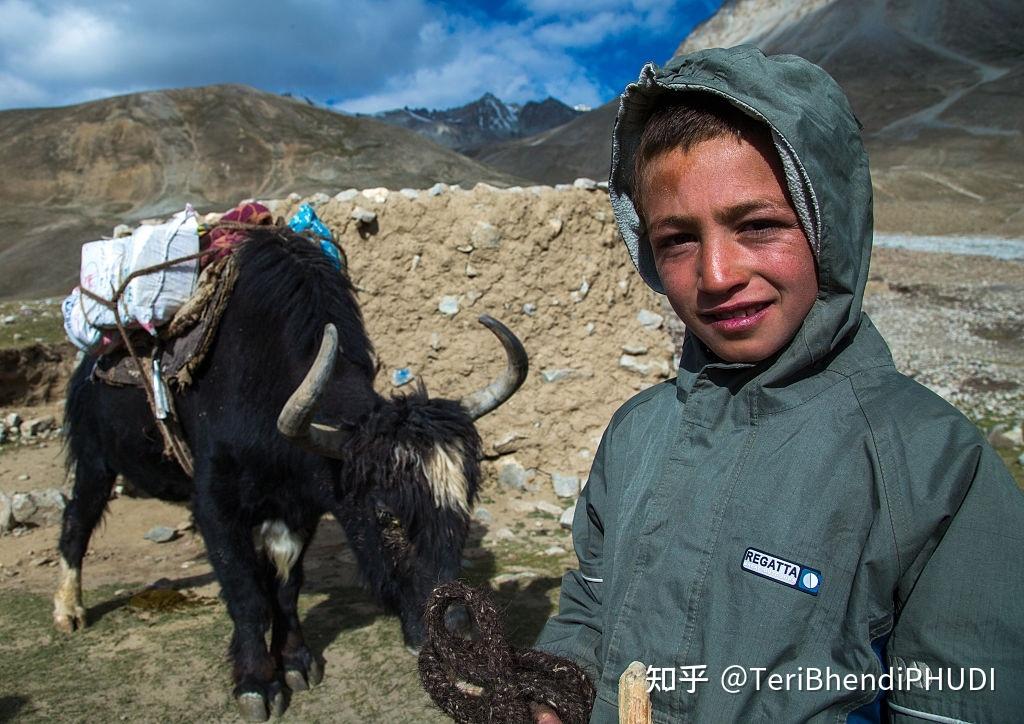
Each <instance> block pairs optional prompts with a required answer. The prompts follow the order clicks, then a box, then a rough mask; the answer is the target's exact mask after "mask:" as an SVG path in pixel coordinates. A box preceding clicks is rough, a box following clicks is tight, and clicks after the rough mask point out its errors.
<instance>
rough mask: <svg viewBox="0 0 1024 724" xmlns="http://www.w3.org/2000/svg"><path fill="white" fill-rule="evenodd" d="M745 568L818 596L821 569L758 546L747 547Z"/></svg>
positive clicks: (744, 558)
mask: <svg viewBox="0 0 1024 724" xmlns="http://www.w3.org/2000/svg"><path fill="white" fill-rule="evenodd" d="M743 570H745V571H750V572H751V573H756V574H757V575H759V576H762V577H763V578H769V579H771V580H773V581H775V582H776V583H781V584H782V585H784V586H789V587H790V588H795V589H797V590H798V591H803V592H804V593H809V594H811V595H812V596H817V595H818V589H819V588H821V571H817V570H815V569H813V568H808V567H807V566H801V565H800V564H798V563H792V562H790V561H787V560H785V559H783V558H779V557H778V556H773V555H771V554H770V553H765V552H764V551H759V550H757V549H756V548H747V552H746V553H744V554H743Z"/></svg>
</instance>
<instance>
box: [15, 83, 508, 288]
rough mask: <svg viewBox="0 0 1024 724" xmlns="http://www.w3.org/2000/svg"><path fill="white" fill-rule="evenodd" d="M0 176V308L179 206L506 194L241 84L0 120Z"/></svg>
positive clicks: (444, 162) (502, 178) (413, 144)
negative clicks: (433, 187)
mask: <svg viewBox="0 0 1024 724" xmlns="http://www.w3.org/2000/svg"><path fill="white" fill-rule="evenodd" d="M0 168H3V169H4V173H3V174H2V175H0V200H2V203H0V223H2V224H3V226H4V230H5V232H6V233H5V234H4V235H3V236H2V237H0V298H17V297H21V298H25V297H33V296H41V295H44V294H49V293H55V292H59V291H64V290H66V289H67V288H68V287H70V286H71V285H72V281H73V279H74V278H75V277H76V276H77V268H78V262H79V259H78V253H77V250H78V247H79V245H80V244H81V243H82V242H83V241H87V240H89V239H90V238H96V237H97V236H98V235H99V234H101V233H109V230H110V229H111V228H112V225H113V224H116V223H118V222H119V221H122V220H137V219H140V218H143V217H146V216H153V215H157V214H164V213H167V212H170V211H173V210H175V209H177V208H181V207H183V206H184V204H185V202H191V203H193V204H194V205H196V206H197V207H199V208H203V207H206V208H209V207H211V206H214V207H224V206H231V205H234V204H235V203H236V202H237V201H238V200H239V199H241V198H246V197H251V196H264V197H266V196H274V195H285V194H287V193H288V192H291V191H297V192H299V193H304V194H308V193H313V192H316V191H320V190H323V189H339V188H345V187H347V186H379V185H387V186H391V187H396V188H399V187H402V186H421V187H422V186H429V185H430V184H432V183H434V182H435V181H445V182H448V183H460V182H461V183H469V184H472V183H475V182H477V181H490V182H492V183H497V184H508V183H514V182H515V179H513V178H511V177H509V176H507V175H506V174H503V173H502V172H498V171H493V170H492V169H489V168H487V167H484V166H482V165H480V164H479V163H477V162H475V161H472V160H470V159H468V158H466V157H465V156H461V155H459V154H457V153H454V152H452V151H450V150H449V149H446V148H442V147H440V146H438V145H436V144H433V143H429V142H427V141H425V140H424V139H423V138H421V137H420V136H417V135H415V134H413V133H410V132H409V131H407V130H404V129H400V128H395V127H393V126H389V125H387V124H384V123H381V122H379V121H375V120H372V119H368V118H353V117H350V116H344V115H340V114H337V113H333V112H331V111H328V110H325V109H320V108H315V107H312V106H310V105H309V104H307V103H305V102H302V101H297V100H292V99H288V98H283V97H281V96H277V95H274V94H270V93H263V92H260V91H257V90H254V89H252V88H247V87H243V86H211V87H207V88H191V89H183V90H171V91H158V92H151V93H139V94H133V95H126V96H120V97H116V98H108V99H105V100H101V101H95V102H92V103H84V104H81V105H77V106H70V107H64V108H47V109H30V110H10V111H3V112H0Z"/></svg>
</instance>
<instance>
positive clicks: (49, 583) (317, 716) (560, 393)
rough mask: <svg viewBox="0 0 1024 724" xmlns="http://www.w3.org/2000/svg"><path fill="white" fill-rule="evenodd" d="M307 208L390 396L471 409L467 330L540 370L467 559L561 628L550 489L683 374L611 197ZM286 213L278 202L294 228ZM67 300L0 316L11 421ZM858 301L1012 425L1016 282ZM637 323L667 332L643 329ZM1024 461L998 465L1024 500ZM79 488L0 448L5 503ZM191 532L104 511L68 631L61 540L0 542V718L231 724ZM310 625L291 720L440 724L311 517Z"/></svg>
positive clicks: (54, 444)
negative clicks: (417, 384) (495, 328)
mask: <svg viewBox="0 0 1024 724" xmlns="http://www.w3.org/2000/svg"><path fill="white" fill-rule="evenodd" d="M314 201H316V202H317V208H318V212H319V213H320V215H321V217H322V218H323V219H324V220H325V221H327V222H328V224H329V225H331V226H332V227H333V228H335V229H336V230H337V231H338V232H339V235H340V237H341V239H342V243H343V246H344V247H345V249H346V251H347V253H348V256H349V260H350V264H351V269H352V277H353V279H354V280H355V281H356V283H357V284H358V286H359V300H360V303H361V304H362V308H363V312H364V316H365V319H366V324H367V328H368V330H369V332H370V336H371V338H372V339H373V340H374V342H375V344H376V346H377V352H378V356H379V358H380V361H381V374H380V375H379V377H378V380H377V385H378V388H379V389H380V390H381V391H384V392H397V393H401V392H403V391H404V390H402V389H400V388H399V389H395V388H394V387H392V385H391V382H390V376H391V372H392V371H393V370H395V369H398V368H402V367H408V368H410V370H411V371H412V372H413V374H414V375H415V376H417V377H422V378H423V379H425V380H426V382H427V383H428V386H429V389H430V390H431V392H432V393H434V394H448V395H458V394H463V393H465V392H467V391H468V390H470V389H473V388H475V387H478V386H481V385H483V384H486V383H487V382H488V381H490V379H491V378H493V376H494V375H495V374H497V372H498V371H499V370H500V369H501V366H502V359H501V353H500V349H499V347H498V345H497V343H496V342H494V340H493V339H492V338H491V336H490V335H489V333H488V332H486V331H485V330H483V328H482V327H480V326H479V324H477V322H476V321H475V318H476V315H477V314H479V313H482V312H489V313H491V314H493V315H494V316H497V317H499V318H501V319H502V320H503V321H505V322H506V323H507V324H509V326H510V327H512V328H513V329H514V331H515V332H516V333H517V334H518V335H519V336H520V337H521V339H522V340H523V343H524V345H525V346H526V348H527V350H528V352H529V353H530V356H531V373H530V377H529V378H528V380H527V382H526V384H525V385H524V387H523V389H522V390H521V391H520V392H519V393H518V394H517V395H516V396H515V397H513V398H512V400H510V401H509V402H508V403H507V404H506V405H505V406H504V407H502V408H501V409H500V410H499V411H497V412H495V413H494V414H492V415H489V416H487V417H485V418H483V419H482V420H481V423H480V425H479V429H480V432H481V435H482V438H483V440H484V444H485V450H486V452H487V454H488V456H489V457H490V459H488V460H486V461H485V462H484V464H483V469H484V475H485V480H484V486H483V490H482V497H481V501H480V503H479V505H478V508H477V511H476V514H475V515H476V519H475V520H474V523H473V531H472V536H471V541H470V543H469V545H468V546H467V548H466V550H465V551H464V575H465V577H466V578H467V579H468V580H469V581H471V582H473V583H479V584H483V583H489V584H490V586H491V587H492V588H493V589H494V590H495V592H496V593H495V595H496V597H497V599H498V601H499V603H500V608H501V609H502V610H503V612H504V614H505V617H506V626H507V627H508V629H509V632H510V636H511V638H512V640H513V642H515V643H517V644H520V645H528V644H529V643H531V642H532V641H533V639H534V638H535V636H536V634H537V633H538V632H539V630H540V627H541V626H542V625H543V622H544V620H545V619H546V618H547V617H548V616H549V615H550V614H551V613H553V611H554V609H555V605H556V601H557V591H558V585H559V580H560V577H561V575H562V573H563V572H564V570H565V569H567V568H569V567H572V566H574V565H575V556H574V554H573V553H572V550H571V541H570V537H569V533H568V531H566V530H564V529H563V528H562V527H561V526H560V525H559V522H558V519H557V516H556V515H554V514H553V513H551V512H546V511H545V510H541V509H538V507H537V504H538V503H547V504H549V505H551V506H557V507H558V508H565V507H567V506H569V505H571V504H572V500H571V499H565V498H562V499H560V498H558V497H557V496H556V495H555V494H554V490H553V488H552V484H551V477H552V474H554V473H561V474H563V475H576V476H579V477H581V478H585V476H586V473H587V471H588V469H589V467H590V461H591V459H592V456H593V452H594V450H596V445H597V441H598V439H599V437H600V434H601V432H602V430H603V428H604V425H605V424H606V422H607V420H608V418H609V417H610V415H611V413H612V412H613V411H614V410H615V408H616V407H618V405H620V404H621V403H622V402H624V401H625V400H626V399H628V398H629V397H630V396H631V395H632V394H633V393H634V392H635V391H636V390H638V389H642V388H645V387H647V386H649V385H651V384H655V383H657V382H658V381H660V380H661V379H663V378H665V377H667V376H670V375H671V374H672V373H673V372H674V368H673V364H674V359H673V357H674V350H675V344H674V342H673V338H674V330H673V328H672V327H671V324H670V321H671V319H670V315H671V312H670V310H668V309H667V307H666V306H664V304H663V301H662V300H661V299H660V298H658V297H657V296H656V295H654V294H653V293H651V292H649V291H648V290H647V289H646V288H645V287H644V286H643V285H642V283H641V282H640V280H639V278H638V277H637V275H636V273H635V271H634V270H633V269H632V266H631V265H630V263H629V261H628V258H627V256H626V254H625V252H624V251H623V249H622V248H621V242H620V241H619V240H618V238H617V233H616V231H615V228H614V224H613V222H612V217H611V212H610V209H608V207H607V197H606V196H604V195H603V194H602V193H600V192H586V191H563V192H554V191H552V190H547V191H544V192H541V193H537V194H533V193H531V192H529V191H525V192H523V193H520V194H515V193H513V192H501V193H498V192H494V191H490V190H487V189H481V190H478V191H474V192H472V193H457V192H449V193H447V194H443V195H440V196H437V197H428V196H427V195H426V194H425V193H423V192H421V193H420V197H419V198H417V199H411V198H406V197H403V196H400V195H399V194H396V193H394V192H392V193H391V194H390V196H389V198H388V200H387V201H375V200H371V199H368V198H366V197H362V196H361V197H359V198H357V199H349V200H346V201H341V200H338V199H326V197H325V198H323V199H319V200H317V199H314ZM297 205H298V200H297V199H290V200H280V201H277V202H274V206H275V212H276V213H280V214H282V215H287V214H288V213H289V212H290V211H292V210H294V208H295V207H296V206H297ZM355 205H360V206H363V207H364V208H367V209H372V210H374V211H375V212H376V213H377V221H376V223H375V225H374V226H373V227H372V228H370V229H366V228H361V227H359V226H357V225H356V223H355V222H354V221H352V219H351V218H350V214H351V212H352V210H353V207H354V206H355ZM448 295H450V296H454V297H456V298H457V299H458V304H459V312H458V313H457V314H455V315H454V316H446V315H444V314H442V313H441V312H439V311H438V305H439V302H440V301H441V299H442V297H444V296H448ZM58 301H59V300H58ZM55 304H56V302H54V301H51V302H49V303H48V304H44V303H42V302H40V303H38V304H37V303H32V304H20V305H15V306H14V307H12V308H7V309H0V312H2V313H3V314H7V313H8V312H10V313H11V314H13V315H16V316H17V315H20V317H19V318H23V322H24V325H25V326H26V328H27V329H29V330H31V331H29V332H26V333H20V332H15V331H14V330H15V329H20V328H21V327H19V326H17V325H15V326H4V327H0V347H7V350H4V349H0V395H2V394H4V393H5V392H6V393H7V397H0V418H2V417H3V416H6V415H7V414H8V413H9V412H11V411H17V412H19V413H20V414H21V415H22V417H24V418H32V417H42V416H46V415H53V416H55V417H56V418H57V419H58V420H59V419H60V416H61V414H62V410H61V406H62V399H61V397H62V395H63V393H62V391H61V386H62V384H63V380H64V379H66V375H67V372H68V370H69V369H70V366H71V363H72V360H73V352H72V351H71V350H70V347H68V346H57V347H52V346H47V347H45V348H44V350H43V351H37V352H31V353H30V352H27V351H25V350H26V349H27V347H25V346H24V345H22V346H21V347H18V345H17V344H14V341H15V340H14V336H13V335H14V334H21V336H22V339H24V341H25V343H26V344H28V343H31V342H33V341H34V340H35V339H36V338H39V339H44V340H49V339H51V338H55V337H57V336H59V330H57V331H56V333H55V330H54V329H51V327H55V326H56V325H58V324H59V321H58V320H59V317H58V316H57V315H55V314H53V311H54V307H55ZM865 306H866V309H867V310H868V312H869V313H870V314H871V316H872V318H873V319H874V320H875V322H876V324H878V326H879V328H880V329H881V330H882V332H883V334H884V335H885V336H886V338H887V339H888V341H889V343H890V346H891V347H892V349H893V353H894V357H895V359H896V362H897V366H898V367H900V369H902V370H904V371H906V372H907V373H908V374H911V375H913V376H915V377H916V378H917V379H919V380H920V381H922V382H924V383H925V384H928V385H929V386H930V387H932V388H933V389H935V390H936V391H938V392H940V394H943V396H945V397H946V398H947V399H949V400H951V401H952V402H954V403H955V404H957V405H958V406H960V407H961V409H963V410H964V411H965V412H967V413H968V414H969V415H970V416H971V417H972V419H974V420H975V421H976V422H978V424H979V425H981V426H983V427H987V426H989V425H991V424H993V423H995V422H1009V423H1011V424H1019V422H1020V420H1021V417H1022V415H1024V406H1022V404H1021V401H1022V399H1024V366H1022V360H1024V342H1022V338H1024V335H1022V332H1024V264H1020V263H1017V262H1002V261H998V260H994V259H986V258H981V257H953V256H951V255H943V254H921V253H911V252H905V251H899V250H888V249H880V250H878V251H877V252H876V254H875V257H874V260H873V267H872V277H871V282H870V284H869V289H868V296H867V300H866V304H865ZM643 310H646V311H647V312H653V313H656V314H659V315H662V316H663V317H664V320H663V321H662V322H661V323H660V324H658V325H651V324H648V325H644V324H643V323H642V322H641V319H640V318H638V315H639V313H640V312H641V311H643ZM3 314H0V316H3ZM46 314H49V316H44V315H46ZM44 320H45V321H44ZM677 331H678V330H675V332H677ZM12 350H13V351H12ZM623 355H628V356H629V357H630V358H632V359H631V360H629V361H628V364H624V363H623ZM40 360H41V361H40ZM501 443H505V444H504V445H502V444H501ZM499 448H500V450H499ZM1021 452H1022V451H1021V450H1020V449H1019V448H1018V449H1010V450H1006V451H1004V459H1005V460H1006V461H1007V464H1008V466H1010V468H1011V471H1012V472H1013V473H1014V474H1015V475H1016V476H1017V478H1018V481H1022V480H1024V468H1022V467H1021V465H1020V464H1019V463H1018V462H1017V456H1019V455H1020V454H1021ZM509 465H510V466H520V467H522V468H523V469H525V470H526V471H527V476H528V478H529V480H528V483H527V487H526V488H525V489H523V490H516V489H512V488H510V487H506V486H504V485H503V484H501V483H500V482H499V479H498V478H499V472H500V471H501V469H502V468H503V467H504V466H509ZM25 476H28V477H27V478H26V477H25ZM68 482H69V481H68V480H67V478H66V476H65V472H64V467H63V451H62V449H61V445H60V442H59V441H58V440H52V439H50V440H44V441H42V442H38V443H36V444H31V445H23V444H18V445H14V444H10V443H8V444H4V445H0V491H3V492H7V493H12V492H16V491H25V490H38V489H43V488H49V487H62V488H64V489H65V490H67V491H69V488H68ZM481 509H483V511H481ZM188 521H189V513H188V511H187V509H185V508H183V507H176V506H173V505H170V504H167V503H163V502H160V501H157V500H151V499H139V498H133V497H128V496H120V497H116V498H114V499H112V500H111V501H110V506H109V512H108V515H107V516H106V518H105V522H104V523H103V524H102V525H101V527H100V528H98V529H97V531H96V533H95V535H94V537H93V539H92V543H91V545H90V550H89V554H88V556H87V558H86V560H85V564H84V566H83V584H84V590H85V602H86V606H87V608H88V618H89V624H90V625H89V627H88V628H87V629H86V630H85V631H82V632H79V633H76V634H75V635H73V636H65V635H61V634H58V632H57V631H55V630H54V629H53V627H52V624H51V617H50V616H51V602H50V597H51V596H52V593H53V589H54V587H55V585H56V580H57V568H56V565H57V564H56V561H57V554H56V551H55V544H56V539H57V534H58V530H57V527H56V526H44V527H39V528H29V529H20V530H19V531H16V533H15V534H8V535H5V536H3V537H2V538H0V722H2V721H7V720H18V721H53V720H59V721H94V720H104V721H109V720H114V721H116V720H121V721H198V720H202V721H236V720H237V717H236V713H235V706H234V703H233V701H232V700H231V698H230V695H229V692H230V680H229V679H230V675H229V667H228V665H227V662H226V660H225V651H226V649H227V645H228V640H229V637H230V623H229V619H228V617H227V614H226V612H225V610H224V607H223V605H222V604H221V602H220V600H219V598H218V586H217V584H216V582H215V581H214V579H213V577H212V574H211V570H210V566H209V564H208V562H207V561H206V558H205V553H204V550H203V546H202V542H201V540H200V539H199V538H198V537H197V535H196V534H195V533H194V532H193V531H191V530H187V528H188V525H187V524H188ZM158 525H160V526H169V527H172V528H173V527H179V528H181V529H182V530H183V532H182V533H180V534H179V535H178V537H177V538H175V539H174V540H172V541H170V542H167V543H163V544H157V543H153V542H150V541H148V540H145V539H144V538H143V536H144V534H145V533H146V532H147V531H148V530H150V529H151V528H152V527H154V526H158ZM154 586H156V587H157V588H162V589H168V588H169V589H171V590H174V591H178V592H179V593H180V594H181V596H179V597H177V601H176V603H175V602H174V601H171V603H174V605H170V606H169V607H167V608H166V609H164V608H160V607H159V606H158V605H157V604H159V603H160V602H161V601H163V602H165V603H166V602H167V600H168V599H171V598H175V597H174V596H173V595H171V596H169V595H166V594H159V595H157V596H154V595H153V594H145V595H142V596H139V595H138V594H140V593H143V592H145V591H147V590H151V589H153V587H154ZM161 596H162V598H161ZM300 606H301V609H302V615H303V620H304V626H305V629H306V633H307V638H308V640H309V641H310V643H311V647H312V648H313V650H314V651H315V652H317V653H318V654H320V655H322V657H323V660H324V661H325V663H326V668H325V677H324V681H323V684H322V685H321V686H320V687H318V688H317V689H315V690H313V691H311V692H303V693H301V694H298V695H296V696H295V697H294V699H293V700H292V701H291V702H290V703H289V706H288V709H287V712H286V714H285V717H286V718H287V719H289V720H291V721H301V722H306V721H309V722H316V721H332V722H357V721H358V722H363V721H387V722H404V721H409V722H423V721H443V720H444V718H443V717H442V716H441V715H440V714H439V713H438V712H437V711H436V710H435V709H434V708H433V707H432V705H431V703H430V701H429V699H428V698H427V696H426V695H425V694H424V693H423V691H422V689H421V688H420V685H419V681H418V676H417V674H416V662H415V659H414V658H413V657H412V656H411V655H409V654H408V653H407V652H406V650H405V648H404V646H403V645H402V642H401V634H400V631H399V625H398V621H397V620H396V619H394V618H392V617H390V616H387V615H385V614H384V613H383V612H382V611H381V609H380V608H379V607H378V606H377V605H376V604H375V603H374V602H373V601H372V600H371V599H370V598H369V597H368V596H367V594H366V593H365V592H364V591H363V590H362V588H361V587H360V584H359V576H358V572H357V570H356V567H355V563H354V560H353V557H352V555H351V553H350V552H349V550H348V548H347V545H346V542H345V540H344V538H343V536H342V534H341V532H340V528H339V527H338V526H337V525H336V524H335V523H334V521H333V520H330V519H325V520H324V521H323V522H322V524H321V526H320V529H319V532H318V534H317V536H316V539H315V541H314V542H313V546H312V549H311V552H310V554H309V556H308V558H307V584H306V586H305V588H304V590H303V593H302V596H301V599H300Z"/></svg>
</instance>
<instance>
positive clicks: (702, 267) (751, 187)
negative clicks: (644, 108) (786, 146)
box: [644, 137, 818, 362]
mask: <svg viewBox="0 0 1024 724" xmlns="http://www.w3.org/2000/svg"><path fill="white" fill-rule="evenodd" d="M647 179H648V182H647V183H648V186H647V188H646V189H644V191H645V194H644V199H645V204H644V206H645V209H644V210H645V222H646V224H647V230H648V234H649V237H650V241H651V247H652V249H653V251H654V259H655V264H656V266H657V269H658V274H659V275H660V276H661V280H662V283H663V284H664V287H665V293H666V294H667V295H668V299H669V302H671V304H672V308H673V309H674V310H675V312H676V314H678V315H679V318H680V319H682V320H683V322H684V323H685V324H686V328H687V329H688V330H690V331H691V332H693V333H694V334H696V335H697V337H699V338H700V339H701V341H703V342H704V344H706V345H707V346H708V347H709V348H710V349H711V351H712V352H714V353H715V354H716V355H718V357H720V358H721V359H722V360H724V361H726V362H759V361H761V360H763V359H766V358H767V357H770V356H771V355H773V354H775V353H776V352H777V351H779V350H780V349H781V348H782V347H783V346H784V345H786V344H787V343H788V342H789V340H791V339H792V338H793V335H794V334H796V331H797V329H798V328H799V327H800V324H801V323H802V322H803V320H804V317H806V316H807V313H808V312H809V311H810V309H811V305H812V304H813V303H814V298H815V296H816V295H817V291H818V277H817V273H816V271H815V266H814V257H813V255H812V254H811V247H810V244H808V243H807V237H806V236H805V235H804V232H803V230H802V229H801V227H800V222H799V220H798V219H797V215H796V212H795V211H794V210H793V207H792V205H791V204H790V201H789V196H788V193H787V192H786V190H785V186H784V176H783V174H782V169H781V164H780V163H779V161H778V157H777V156H776V155H775V150H774V149H773V148H772V147H771V145H770V143H769V142H768V141H767V140H766V139H765V140H763V141H755V143H750V142H748V141H746V140H738V139H736V138H734V137H719V138H715V139H712V140H710V141H704V142H702V143H699V144H697V145H696V146H693V147H692V148H691V149H690V150H689V151H688V152H685V153H684V152H683V151H681V150H678V149H675V150H672V151H669V152H667V153H664V154H661V155H660V156H657V157H655V158H654V159H652V160H651V162H650V166H649V168H648V172H647Z"/></svg>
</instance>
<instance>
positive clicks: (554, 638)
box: [535, 431, 609, 683]
mask: <svg viewBox="0 0 1024 724" xmlns="http://www.w3.org/2000/svg"><path fill="white" fill-rule="evenodd" d="M608 437H609V433H608V432H607V431H606V432H605V436H604V439H603V440H602V441H601V445H600V447H598V450H597V455H595V457H594V464H593V466H592V467H591V469H590V477H589V478H588V480H587V485H586V487H585V488H584V489H583V492H582V493H581V494H580V497H579V500H578V501H577V502H576V511H575V513H574V515H573V523H572V538H573V546H574V547H575V549H576V557H577V558H578V559H579V564H580V565H579V569H578V570H574V571H568V572H566V574H565V575H564V576H563V577H562V590H561V593H560V595H559V601H558V614H557V615H555V616H553V617H552V618H551V619H549V620H548V622H547V624H546V625H545V626H544V629H543V630H542V631H541V633H540V636H539V637H538V639H537V643H536V644H535V647H536V648H538V649H541V650H543V651H548V652H550V653H553V654H557V655H559V656H564V657H566V658H568V659H572V660H573V661H575V662H577V663H578V664H580V665H581V666H582V667H583V668H584V669H585V670H586V671H587V672H588V673H589V674H590V675H591V676H592V677H594V681H595V683H596V682H597V681H598V680H599V679H600V675H601V656H600V649H601V633H602V613H601V601H602V594H603V589H604V586H605V583H604V580H605V570H604V564H603V557H602V552H603V548H604V530H605V529H604V521H605V518H604V511H605V500H606V497H607V480H606V479H605V471H606V463H607V461H606V459H605V458H606V455H607V449H608V447H609V445H608Z"/></svg>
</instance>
